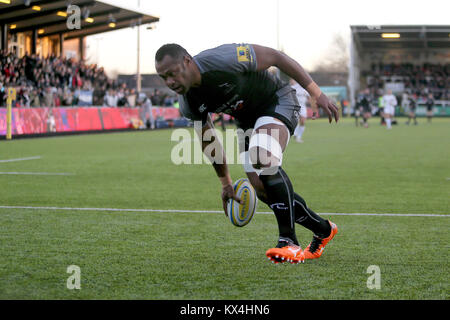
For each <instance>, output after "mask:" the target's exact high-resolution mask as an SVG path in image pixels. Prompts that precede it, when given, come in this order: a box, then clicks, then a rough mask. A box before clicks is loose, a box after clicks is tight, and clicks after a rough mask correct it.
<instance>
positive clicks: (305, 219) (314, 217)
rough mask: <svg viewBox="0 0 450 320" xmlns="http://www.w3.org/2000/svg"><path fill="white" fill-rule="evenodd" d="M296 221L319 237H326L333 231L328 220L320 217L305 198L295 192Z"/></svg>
mask: <svg viewBox="0 0 450 320" xmlns="http://www.w3.org/2000/svg"><path fill="white" fill-rule="evenodd" d="M294 209H295V222H296V223H298V224H300V225H302V226H304V227H305V228H306V229H309V230H311V231H312V232H314V234H315V235H317V236H318V237H319V238H326V237H328V236H329V235H330V233H331V226H330V224H329V223H328V221H327V220H325V219H323V218H322V217H320V216H319V215H318V214H317V213H315V212H314V211H312V210H311V209H310V208H308V206H307V205H306V202H305V200H304V199H303V198H302V197H301V196H300V195H298V194H297V193H294Z"/></svg>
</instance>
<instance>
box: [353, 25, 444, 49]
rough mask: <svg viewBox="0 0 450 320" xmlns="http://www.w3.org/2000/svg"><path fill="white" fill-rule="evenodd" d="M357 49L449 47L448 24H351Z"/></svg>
mask: <svg viewBox="0 0 450 320" xmlns="http://www.w3.org/2000/svg"><path fill="white" fill-rule="evenodd" d="M350 28H351V30H352V35H353V39H354V41H355V43H356V46H357V48H358V50H359V51H369V50H370V51H378V50H390V49H405V50H424V49H425V50H427V49H430V50H435V49H446V50H448V49H450V25H410V26H408V25H405V26H398V25H382V26H366V25H364V26H363V25H360V26H351V27H350Z"/></svg>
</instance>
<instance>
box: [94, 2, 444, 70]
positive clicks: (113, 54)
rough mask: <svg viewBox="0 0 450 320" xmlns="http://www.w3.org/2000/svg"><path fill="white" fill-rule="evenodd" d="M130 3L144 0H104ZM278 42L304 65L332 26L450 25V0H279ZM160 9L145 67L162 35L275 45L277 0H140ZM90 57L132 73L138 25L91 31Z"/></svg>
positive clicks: (200, 44)
mask: <svg viewBox="0 0 450 320" xmlns="http://www.w3.org/2000/svg"><path fill="white" fill-rule="evenodd" d="M105 1H107V2H110V3H112V4H117V5H119V6H120V5H121V4H122V5H123V4H124V3H126V6H127V7H129V8H132V7H135V8H137V7H138V2H139V0H129V1H126V2H125V1H121V0H105ZM278 1H279V35H280V37H279V43H280V48H282V49H283V50H284V52H285V53H286V54H288V55H290V56H291V57H292V58H294V59H295V60H297V61H298V62H299V63H300V64H301V65H303V66H304V67H305V68H306V69H307V70H308V69H311V68H312V67H313V66H314V65H315V64H316V63H320V58H321V56H323V54H325V53H326V51H327V48H328V47H329V45H330V41H331V40H332V39H333V36H334V35H335V34H341V35H343V36H344V38H345V39H347V40H348V39H349V38H350V25H387V24H394V25H422V24H424V25H439V24H440V25H448V24H450V18H449V12H450V1H448V0H319V1H311V0H308V1H305V0H278ZM140 8H141V9H142V10H143V11H145V12H147V13H149V14H152V15H156V16H159V18H160V21H159V22H158V23H156V29H154V30H147V29H146V26H143V27H141V51H140V52H141V55H140V56H141V73H142V74H146V73H155V66H154V56H155V52H156V51H157V50H158V48H159V47H160V46H161V45H163V44H165V43H178V44H180V45H182V46H183V47H185V48H186V49H187V50H188V51H189V52H190V53H191V54H192V55H195V54H197V53H199V52H200V51H202V50H205V49H209V48H212V47H215V46H218V45H220V44H223V43H230V42H248V43H255V44H260V45H265V46H269V47H273V48H276V47H277V0H220V1H219V0H140ZM86 58H88V59H89V60H88V61H89V62H92V63H95V62H98V63H99V64H100V65H102V66H104V67H105V69H106V71H107V72H108V74H110V75H112V74H114V73H120V74H135V73H136V70H137V28H133V29H131V28H128V29H123V30H117V31H113V32H107V33H104V34H99V35H95V36H91V37H88V39H87V50H86Z"/></svg>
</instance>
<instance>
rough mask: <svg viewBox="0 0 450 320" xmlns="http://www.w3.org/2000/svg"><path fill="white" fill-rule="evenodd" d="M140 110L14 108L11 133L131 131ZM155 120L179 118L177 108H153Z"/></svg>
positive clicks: (1, 111) (2, 130)
mask: <svg viewBox="0 0 450 320" xmlns="http://www.w3.org/2000/svg"><path fill="white" fill-rule="evenodd" d="M141 114H142V112H141V109H139V108H112V107H77V108H13V109H12V134H13V135H24V134H39V133H51V132H76V131H97V130H113V129H126V128H130V127H131V124H132V122H133V121H139V120H142V119H141ZM153 116H154V118H155V119H157V118H159V117H162V118H163V119H164V120H171V119H178V118H180V113H179V111H178V109H177V108H156V107H155V108H153ZM0 135H6V108H0Z"/></svg>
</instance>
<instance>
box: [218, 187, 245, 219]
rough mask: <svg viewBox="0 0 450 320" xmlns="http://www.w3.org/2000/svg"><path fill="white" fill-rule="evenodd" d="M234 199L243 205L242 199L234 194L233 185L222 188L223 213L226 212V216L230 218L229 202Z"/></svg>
mask: <svg viewBox="0 0 450 320" xmlns="http://www.w3.org/2000/svg"><path fill="white" fill-rule="evenodd" d="M230 199H233V200H236V201H237V202H239V203H241V199H239V198H238V196H237V195H236V194H235V193H234V188H233V185H231V184H229V185H226V186H223V187H222V204H223V211H224V212H225V215H226V216H227V217H228V212H227V204H228V200H230Z"/></svg>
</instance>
